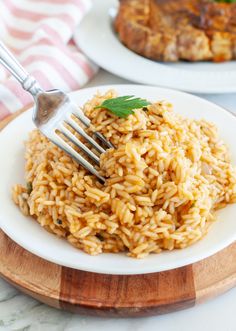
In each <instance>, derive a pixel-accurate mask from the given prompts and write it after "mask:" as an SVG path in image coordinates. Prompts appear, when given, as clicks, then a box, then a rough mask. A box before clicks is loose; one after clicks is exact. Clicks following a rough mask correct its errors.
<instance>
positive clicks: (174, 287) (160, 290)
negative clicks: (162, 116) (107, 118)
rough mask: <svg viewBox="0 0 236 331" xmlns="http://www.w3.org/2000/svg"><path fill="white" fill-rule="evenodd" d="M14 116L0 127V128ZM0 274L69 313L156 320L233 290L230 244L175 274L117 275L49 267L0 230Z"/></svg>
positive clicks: (235, 272) (235, 247)
mask: <svg viewBox="0 0 236 331" xmlns="http://www.w3.org/2000/svg"><path fill="white" fill-rule="evenodd" d="M21 112H22V111H21ZM21 112H19V113H21ZM19 113H18V114H19ZM15 117H16V116H15V115H14V116H13V117H10V118H8V119H7V120H5V121H3V122H2V123H0V129H1V128H3V127H4V126H5V125H6V124H7V123H9V122H10V120H12V119H13V118H15ZM0 275H1V276H2V277H3V278H4V279H6V280H7V281H8V282H10V283H11V284H13V285H14V286H16V287H17V288H18V289H20V290H21V291H23V292H25V293H26V294H29V295H31V296H32V297H34V298H36V299H38V300H39V301H42V302H44V303H46V304H48V305H50V306H53V307H56V308H60V309H66V310H69V311H71V312H75V313H80V314H81V313H84V314H90V315H99V316H116V317H118V316H120V317H135V316H137V317H138V316H150V315H158V314H164V313H169V312H172V311H177V310H181V309H184V308H188V307H192V306H194V305H196V304H197V303H201V302H203V301H205V300H207V299H209V298H212V297H215V296H217V295H219V294H221V293H224V292H225V291H227V290H229V289H230V288H232V287H234V286H236V243H234V244H232V245H231V246H229V247H228V248H226V249H224V250H223V251H221V252H219V253H218V254H215V255H213V256H211V257H210V258H207V259H204V260H202V261H200V262H197V263H195V264H192V265H189V266H185V267H182V268H179V269H174V270H170V271H165V272H160V273H152V274H147V275H130V276H118V275H105V274H96V273H91V272H84V271H80V270H75V269H70V268H66V267H62V266H59V265H56V264H53V263H51V262H48V261H46V260H43V259H41V258H39V257H37V256H35V255H33V254H31V253H30V252H28V251H26V250H24V249H23V248H22V247H20V246H19V245H17V244H16V243H15V242H13V241H12V240H11V239H10V238H9V237H7V235H5V234H4V233H3V232H2V231H1V230H0Z"/></svg>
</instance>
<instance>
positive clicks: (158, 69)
mask: <svg viewBox="0 0 236 331" xmlns="http://www.w3.org/2000/svg"><path fill="white" fill-rule="evenodd" d="M93 3H94V6H93V8H92V10H91V11H90V12H89V13H88V14H87V16H86V17H85V18H84V19H83V21H82V22H81V24H80V25H79V26H78V28H77V30H76V32H75V36H74V39H75V42H76V44H77V45H78V46H79V48H80V49H81V50H82V51H83V52H84V53H85V54H87V55H88V56H89V57H90V58H91V59H92V60H93V61H94V62H95V63H97V64H98V65H99V66H101V67H102V68H104V69H106V70H107V71H110V72H111V73H113V74H115V75H117V76H121V77H123V78H126V79H129V80H132V81H135V82H138V83H143V84H148V85H155V86H163V87H169V88H175V89H178V90H184V91H188V92H194V93H227V92H236V61H229V62H225V63H211V62H205V63H187V62H179V63H175V64H174V63H173V64H167V63H159V62H155V61H152V60H149V59H146V58H144V57H142V56H140V55H137V54H136V53H134V52H132V51H130V50H129V49H128V48H126V47H125V46H124V45H122V43H121V42H120V41H119V39H118V37H117V35H116V34H115V32H114V30H113V27H112V19H111V18H110V16H109V14H108V12H109V9H110V8H113V7H117V4H118V1H117V0H93Z"/></svg>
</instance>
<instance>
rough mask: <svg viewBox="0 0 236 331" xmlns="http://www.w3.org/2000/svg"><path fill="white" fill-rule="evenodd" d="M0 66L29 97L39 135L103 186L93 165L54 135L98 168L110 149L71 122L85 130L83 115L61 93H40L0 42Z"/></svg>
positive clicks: (100, 139)
mask: <svg viewBox="0 0 236 331" xmlns="http://www.w3.org/2000/svg"><path fill="white" fill-rule="evenodd" d="M0 63H2V64H3V65H4V67H5V68H6V69H8V70H9V71H10V72H11V74H12V75H13V76H14V77H15V78H16V79H17V80H18V81H19V82H20V83H21V85H22V87H23V88H24V89H25V90H26V91H28V92H29V93H31V95H32V96H33V98H34V101H35V107H34V109H33V118H32V119H33V122H34V124H35V125H36V127H37V128H38V129H39V130H40V132H42V134H44V135H45V136H46V137H47V138H48V139H49V140H50V141H52V142H53V143H54V144H55V145H57V146H58V147H59V148H61V149H62V150H63V151H65V152H66V153H67V154H68V155H70V156H71V157H72V158H73V159H74V160H75V161H77V162H78V163H79V164H81V165H82V166H83V167H84V168H85V169H87V170H88V171H89V172H90V173H92V174H93V175H95V176H96V177H97V178H98V179H99V180H100V181H102V182H103V183H104V182H105V178H104V177H103V176H101V175H100V174H99V172H98V171H97V170H96V169H95V167H94V166H93V164H91V163H90V162H88V161H87V160H86V159H85V158H84V157H83V156H82V155H80V154H79V153H78V152H77V151H76V150H75V149H74V148H73V147H71V146H70V145H69V144H68V143H67V142H66V141H65V140H63V139H62V138H61V137H60V136H59V135H58V132H60V133H61V134H63V136H64V137H66V138H67V139H68V140H69V141H70V142H72V143H73V144H74V145H75V146H77V147H78V148H79V149H80V150H82V151H83V152H84V153H85V154H86V155H87V156H88V157H89V158H90V160H92V161H93V162H94V163H95V164H97V165H99V161H100V157H99V156H100V155H101V154H102V153H104V152H105V151H106V149H108V148H114V146H113V145H112V144H111V143H110V142H109V141H108V140H106V139H105V137H104V136H103V135H102V134H101V133H99V132H93V135H94V137H96V138H98V140H99V141H100V142H101V143H102V145H103V147H102V146H100V145H99V144H98V143H97V142H96V141H95V140H94V139H93V138H92V137H91V136H89V135H88V134H87V133H86V132H85V131H84V130H83V128H82V127H81V126H80V125H79V124H78V122H77V121H75V120H74V119H73V115H74V116H75V117H76V118H77V119H78V120H79V121H80V122H81V123H83V124H84V125H85V127H87V128H88V127H89V126H90V120H89V118H88V117H87V116H85V115H84V113H83V111H82V110H81V109H80V108H79V107H78V106H76V105H75V104H74V103H73V102H72V101H71V100H70V99H69V97H68V95H66V94H65V93H64V92H62V91H60V90H51V91H44V90H43V89H42V88H41V87H40V85H39V83H38V82H37V81H36V79H35V78H34V77H32V76H30V75H29V74H28V73H27V72H26V71H25V69H24V68H23V67H22V66H21V64H20V63H19V62H18V61H17V60H16V58H15V57H14V55H13V54H12V53H11V52H10V51H9V50H8V49H7V47H6V46H5V45H4V44H3V43H2V42H0ZM67 126H69V127H70V128H72V129H74V130H75V131H76V132H77V133H78V134H79V135H80V136H81V137H83V138H84V139H85V141H86V142H88V143H89V144H90V145H91V146H92V147H93V148H94V149H95V150H96V151H97V152H98V155H99V156H98V155H96V154H95V153H94V152H93V151H91V150H90V149H89V148H88V147H87V146H85V144H83V143H82V142H81V141H80V140H79V139H78V138H77V137H76V136H75V135H74V134H72V133H71V131H70V130H68V128H67Z"/></svg>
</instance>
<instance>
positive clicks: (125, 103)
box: [95, 95, 150, 118]
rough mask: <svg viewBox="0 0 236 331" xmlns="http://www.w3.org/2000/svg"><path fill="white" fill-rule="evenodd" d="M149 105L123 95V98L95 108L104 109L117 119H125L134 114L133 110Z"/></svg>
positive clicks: (106, 102) (142, 100)
mask: <svg viewBox="0 0 236 331" xmlns="http://www.w3.org/2000/svg"><path fill="white" fill-rule="evenodd" d="M148 105H150V102H148V101H147V100H145V99H141V98H135V97H134V95H125V96H123V97H118V98H113V99H108V100H105V101H104V102H103V103H102V104H101V105H100V106H97V107H95V109H96V108H105V109H108V110H110V111H111V112H112V113H113V114H115V115H116V116H118V117H122V118H126V117H127V116H129V115H131V114H133V113H134V110H135V109H140V108H143V107H146V106H148Z"/></svg>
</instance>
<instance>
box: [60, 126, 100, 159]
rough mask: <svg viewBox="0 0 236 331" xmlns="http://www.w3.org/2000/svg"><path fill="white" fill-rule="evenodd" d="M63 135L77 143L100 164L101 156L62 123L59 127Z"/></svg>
mask: <svg viewBox="0 0 236 331" xmlns="http://www.w3.org/2000/svg"><path fill="white" fill-rule="evenodd" d="M59 130H60V131H61V132H62V133H63V135H64V136H65V137H66V138H68V139H69V140H70V141H71V142H72V143H73V144H75V145H76V146H77V147H78V148H79V149H81V150H82V151H83V152H84V153H85V154H86V155H88V157H90V159H91V160H93V161H94V162H95V163H96V164H97V165H99V164H100V160H99V157H98V156H97V155H96V154H94V153H93V152H92V151H91V150H90V149H89V148H88V147H87V146H85V145H84V144H83V143H82V142H81V141H80V140H79V139H78V138H76V136H75V135H73V134H72V133H71V132H70V131H69V130H68V129H67V128H66V127H65V126H64V125H63V124H61V125H60V129H59Z"/></svg>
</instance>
